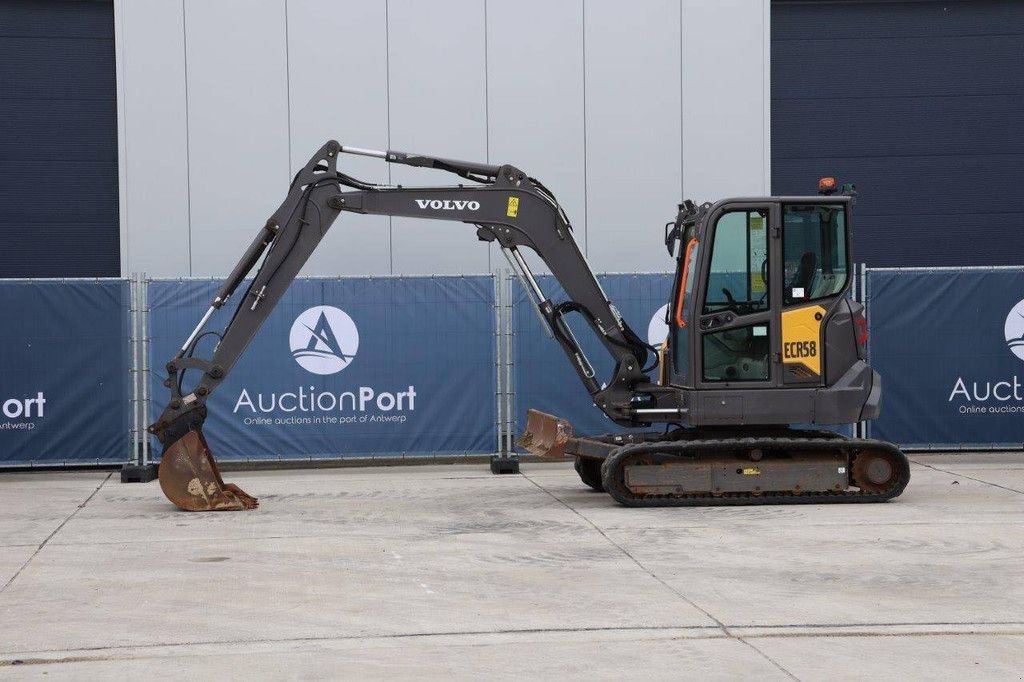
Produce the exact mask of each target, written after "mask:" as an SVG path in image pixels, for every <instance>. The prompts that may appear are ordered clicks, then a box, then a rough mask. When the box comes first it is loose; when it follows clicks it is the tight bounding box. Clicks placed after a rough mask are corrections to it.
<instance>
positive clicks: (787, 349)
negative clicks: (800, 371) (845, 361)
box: [782, 305, 825, 376]
mask: <svg viewBox="0 0 1024 682" xmlns="http://www.w3.org/2000/svg"><path fill="white" fill-rule="evenodd" d="M824 318H825V309H824V308H822V307H821V306H820V305H812V306H807V307H804V308H797V309H796V310H784V311H782V363H783V364H784V365H791V364H798V363H799V364H801V365H803V366H804V367H806V368H807V369H808V370H810V371H811V372H813V373H814V374H815V375H817V376H821V321H822V320H823V319H824Z"/></svg>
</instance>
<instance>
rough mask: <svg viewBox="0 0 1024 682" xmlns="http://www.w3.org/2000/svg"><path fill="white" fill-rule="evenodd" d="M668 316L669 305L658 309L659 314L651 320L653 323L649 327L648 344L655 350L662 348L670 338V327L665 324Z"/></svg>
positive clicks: (655, 314)
mask: <svg viewBox="0 0 1024 682" xmlns="http://www.w3.org/2000/svg"><path fill="white" fill-rule="evenodd" d="M667 314H668V303H666V304H665V305H663V306H661V307H660V308H658V312H656V313H654V317H652V318H651V323H650V324H648V325H647V343H649V344H651V345H652V346H654V347H655V348H661V346H662V344H664V343H665V339H667V338H668V325H667V324H665V316H666V315H667Z"/></svg>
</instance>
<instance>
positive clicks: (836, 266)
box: [782, 204, 847, 305]
mask: <svg viewBox="0 0 1024 682" xmlns="http://www.w3.org/2000/svg"><path fill="white" fill-rule="evenodd" d="M782 215H783V230H782V253H783V261H784V263H783V265H784V267H785V274H784V277H783V295H782V302H783V305H792V304H798V303H804V302H807V301H815V300H818V299H821V298H828V297H829V296H835V295H836V294H838V293H839V292H840V291H842V290H843V287H845V286H846V278H847V262H846V260H847V254H846V210H845V206H843V205H836V204H818V205H815V204H794V205H789V206H785V207H784V208H783V214H782Z"/></svg>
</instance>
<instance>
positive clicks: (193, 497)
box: [160, 431, 259, 511]
mask: <svg viewBox="0 0 1024 682" xmlns="http://www.w3.org/2000/svg"><path fill="white" fill-rule="evenodd" d="M160 488H161V489H162V490H163V491H164V495H166V496H167V499H168V500H170V501H171V502H173V503H174V504H176V505H177V506H178V507H180V508H182V509H184V510H185V511H242V510H245V509H255V508H256V507H257V505H258V504H259V503H258V502H257V500H256V498H255V497H252V496H251V495H248V494H246V493H245V492H243V491H242V489H241V488H239V487H238V486H236V485H231V484H230V483H225V482H224V479H222V478H221V477H220V470H218V469H217V463H216V462H215V461H214V460H213V455H211V454H210V447H209V446H208V445H207V444H206V439H205V438H203V435H202V434H201V433H199V432H198V431H189V432H188V433H186V434H185V435H184V436H182V437H181V438H179V439H178V440H177V441H175V442H174V443H172V444H171V445H170V446H169V447H168V448H167V449H166V450H164V454H163V456H162V457H161V458H160Z"/></svg>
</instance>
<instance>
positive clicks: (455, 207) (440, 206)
mask: <svg viewBox="0 0 1024 682" xmlns="http://www.w3.org/2000/svg"><path fill="white" fill-rule="evenodd" d="M416 205H417V206H419V207H420V208H429V209H433V210H435V211H479V210H480V202H479V201H456V200H453V199H416Z"/></svg>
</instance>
